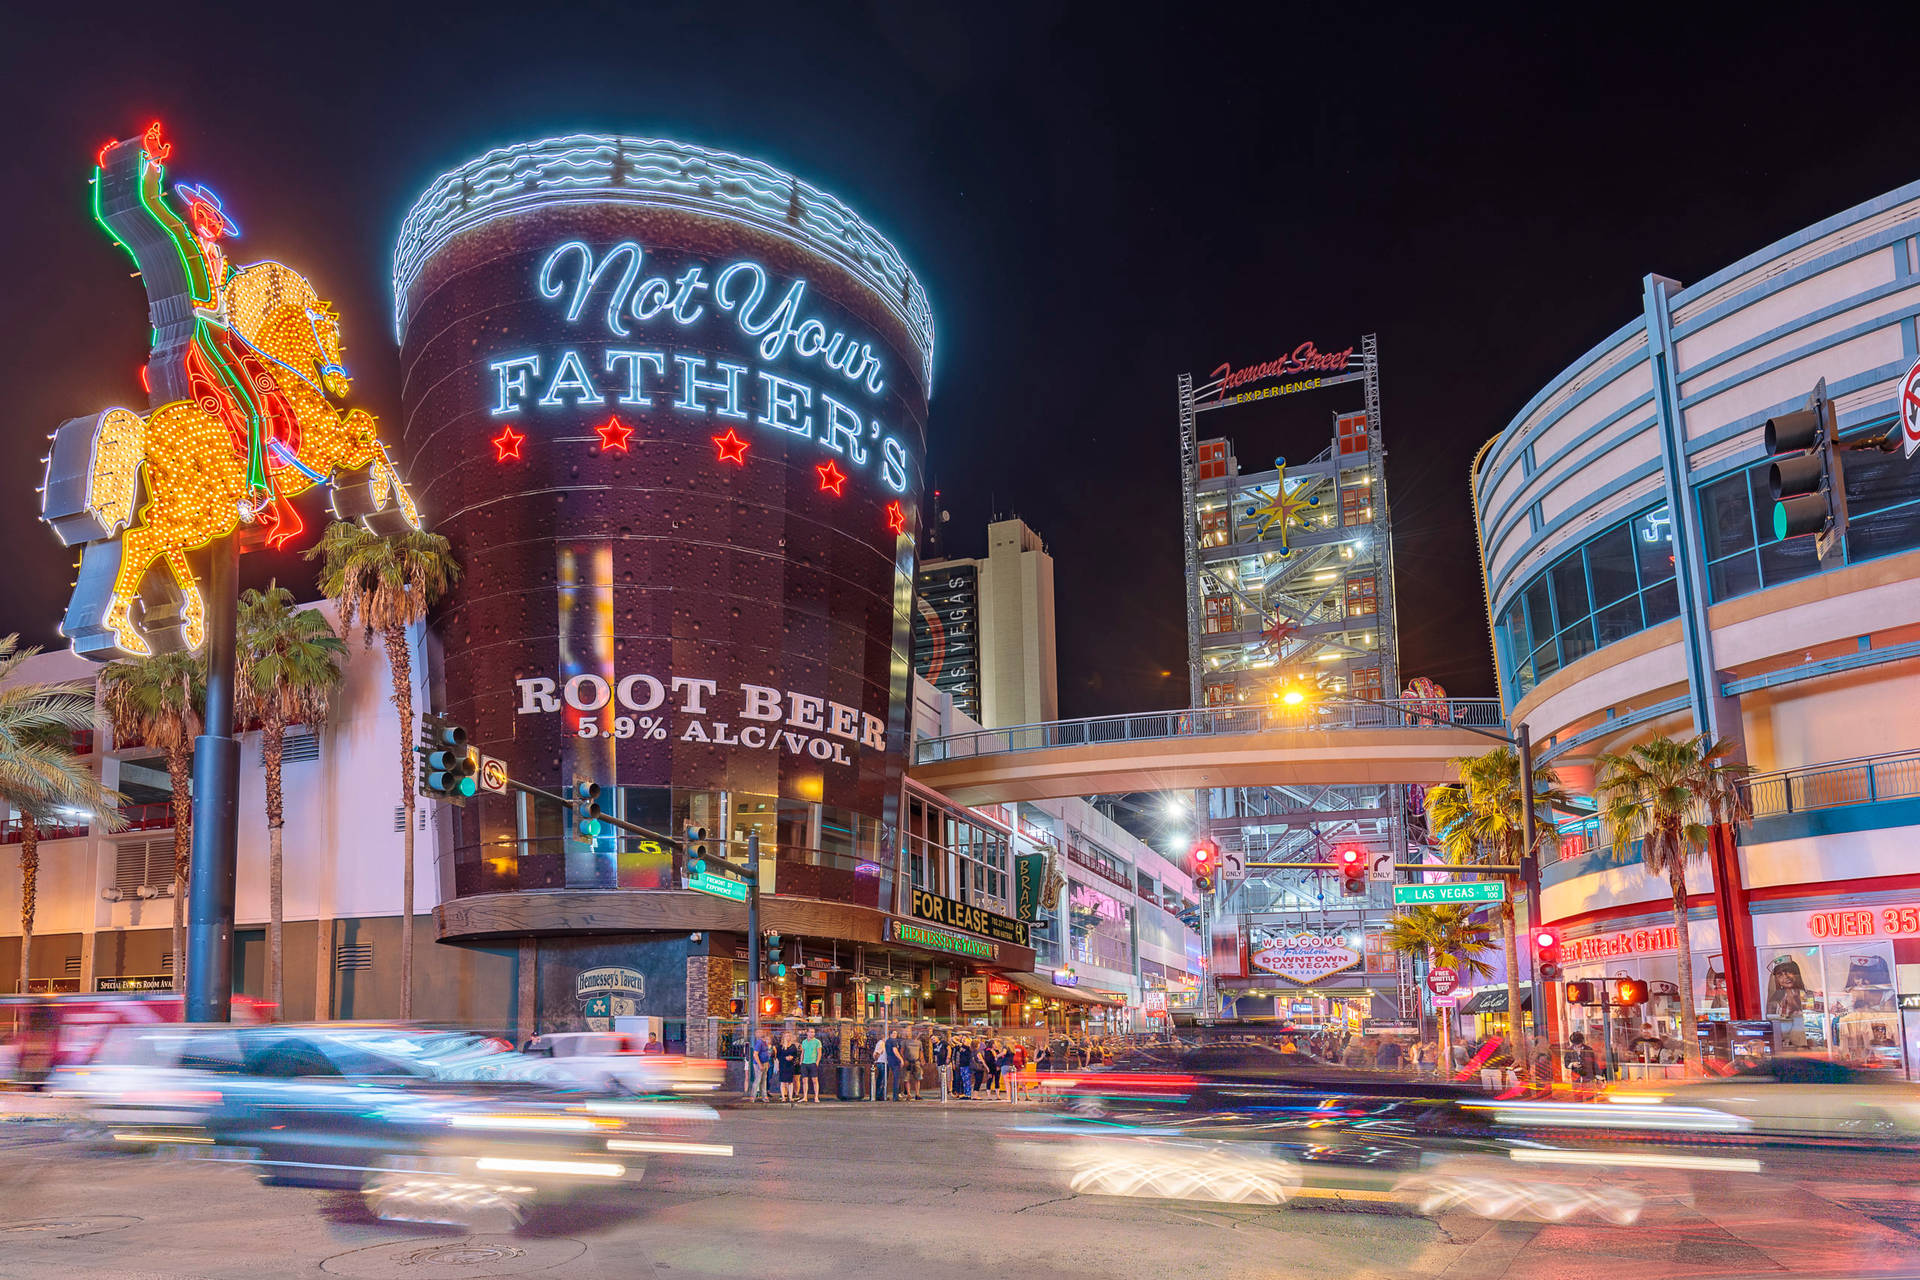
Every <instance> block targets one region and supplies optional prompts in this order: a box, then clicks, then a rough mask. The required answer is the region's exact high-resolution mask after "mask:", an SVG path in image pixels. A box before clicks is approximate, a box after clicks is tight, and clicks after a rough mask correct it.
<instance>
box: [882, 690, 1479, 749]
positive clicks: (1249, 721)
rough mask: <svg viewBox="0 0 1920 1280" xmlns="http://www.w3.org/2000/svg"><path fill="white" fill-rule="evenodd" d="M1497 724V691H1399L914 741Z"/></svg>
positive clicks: (1012, 744) (975, 743)
mask: <svg viewBox="0 0 1920 1280" xmlns="http://www.w3.org/2000/svg"><path fill="white" fill-rule="evenodd" d="M1459 726H1466V727H1469V728H1475V729H1495V730H1500V729H1504V728H1505V727H1506V719H1505V716H1504V715H1503V714H1502V712H1501V709H1500V701H1499V699H1497V698H1401V699H1396V700H1394V701H1390V702H1388V701H1382V702H1325V703H1320V704H1316V705H1314V706H1311V707H1288V706H1278V705H1276V706H1262V705H1242V706H1232V707H1194V708H1191V709H1188V710H1183V711H1147V712H1140V713H1137V714H1133V715H1120V716H1093V717H1090V718H1088V719H1084V720H1053V721H1049V722H1047V723H1045V724H1023V725H1014V726H1011V727H1009V728H1005V729H977V730H974V731H972V732H969V733H956V734H951V735H949V736H947V737H944V738H923V739H921V740H920V741H919V742H917V743H915V744H914V750H913V759H914V763H915V764H933V763H935V762H937V761H940V760H960V759H966V758H969V757H972V756H987V755H1002V754H1005V753H1007V752H1013V751H1045V750H1048V749H1050V748H1053V747H1085V746H1092V745H1095V744H1098V743H1103V742H1153V741H1164V740H1166V739H1169V738H1224V737H1237V736H1241V735H1244V734H1249V733H1284V732H1290V731H1297V730H1301V729H1332V730H1339V729H1450V728H1455V727H1459Z"/></svg>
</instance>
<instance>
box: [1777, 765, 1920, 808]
mask: <svg viewBox="0 0 1920 1280" xmlns="http://www.w3.org/2000/svg"><path fill="white" fill-rule="evenodd" d="M1746 785H1747V795H1748V798H1749V799H1750V800H1751V802H1752V804H1753V816H1754V817H1756V818H1768V817H1776V816H1778V815H1780V814H1785V813H1802V812H1804V811H1806V810H1808V809H1831V808H1834V807H1836V806H1838V805H1845V804H1873V803H1874V802H1875V801H1879V800H1901V799H1907V798H1910V797H1913V796H1920V751H1902V752H1899V753H1897V754H1891V755H1883V756H1862V757H1860V758H1859V759H1857V760H1842V761H1839V762H1838V763H1835V764H1822V765H1814V766H1810V767H1808V768H1804V769H1788V770H1783V771H1782V772H1780V773H1764V774H1759V775H1756V776H1755V777H1752V778H1749V779H1747V784H1746Z"/></svg>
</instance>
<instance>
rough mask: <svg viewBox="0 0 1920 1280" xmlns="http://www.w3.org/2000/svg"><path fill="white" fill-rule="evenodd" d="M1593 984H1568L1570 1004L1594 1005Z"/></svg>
mask: <svg viewBox="0 0 1920 1280" xmlns="http://www.w3.org/2000/svg"><path fill="white" fill-rule="evenodd" d="M1593 1002H1594V1001H1593V984H1592V983H1591V982H1569V983H1568V984H1567V1003H1568V1004H1592V1003H1593Z"/></svg>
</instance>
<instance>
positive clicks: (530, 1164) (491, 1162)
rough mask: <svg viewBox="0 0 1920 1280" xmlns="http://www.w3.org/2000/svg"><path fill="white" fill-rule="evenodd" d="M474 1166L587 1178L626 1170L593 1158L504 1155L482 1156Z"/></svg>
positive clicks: (611, 1175)
mask: <svg viewBox="0 0 1920 1280" xmlns="http://www.w3.org/2000/svg"><path fill="white" fill-rule="evenodd" d="M474 1167H475V1168H477V1169H479V1170H481V1171H482V1172H485V1173H577V1174H580V1175H581V1176H582V1177H587V1178H618V1177H621V1176H622V1175H624V1174H625V1173H626V1171H627V1166H625V1165H623V1164H611V1163H608V1164H602V1163H600V1162H598V1161H594V1160H517V1159H509V1158H508V1157H505V1156H482V1157H481V1158H480V1159H479V1160H477V1161H475V1162H474Z"/></svg>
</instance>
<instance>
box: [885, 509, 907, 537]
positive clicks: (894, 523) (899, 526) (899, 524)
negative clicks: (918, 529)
mask: <svg viewBox="0 0 1920 1280" xmlns="http://www.w3.org/2000/svg"><path fill="white" fill-rule="evenodd" d="M887 528H889V529H891V530H893V531H894V532H895V533H904V532H905V531H906V528H907V513H906V512H904V511H902V510H901V509H900V504H899V503H897V502H889V503H888V504H887Z"/></svg>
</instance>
